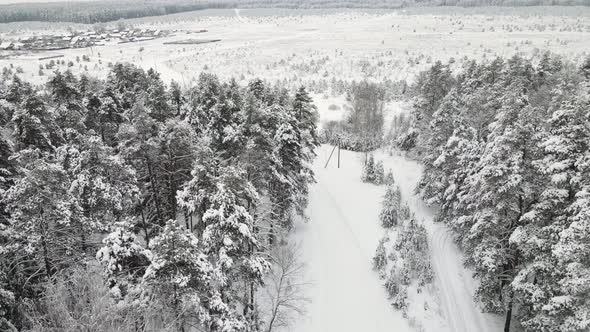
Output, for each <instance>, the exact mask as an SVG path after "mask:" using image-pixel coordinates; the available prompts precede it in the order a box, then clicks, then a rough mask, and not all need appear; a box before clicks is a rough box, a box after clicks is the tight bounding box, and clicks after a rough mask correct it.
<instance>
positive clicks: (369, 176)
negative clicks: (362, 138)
mask: <svg viewBox="0 0 590 332" xmlns="http://www.w3.org/2000/svg"><path fill="white" fill-rule="evenodd" d="M361 180H363V182H369V183H373V182H374V181H375V158H374V157H373V155H370V156H369V158H368V159H367V162H366V163H365V165H364V166H363V174H362V175H361Z"/></svg>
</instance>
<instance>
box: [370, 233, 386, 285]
mask: <svg viewBox="0 0 590 332" xmlns="http://www.w3.org/2000/svg"><path fill="white" fill-rule="evenodd" d="M385 241H386V239H385V238H383V239H381V240H380V241H379V245H377V250H375V256H373V269H374V270H375V271H378V272H379V276H380V277H382V278H383V277H385V274H384V273H383V269H384V268H385V266H387V257H386V255H387V253H386V252H385V246H384V245H383V244H384V243H385Z"/></svg>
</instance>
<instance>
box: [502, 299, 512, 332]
mask: <svg viewBox="0 0 590 332" xmlns="http://www.w3.org/2000/svg"><path fill="white" fill-rule="evenodd" d="M509 296H510V301H508V310H507V311H506V322H505V323H504V332H510V321H511V320H512V304H513V294H512V292H510V295H509Z"/></svg>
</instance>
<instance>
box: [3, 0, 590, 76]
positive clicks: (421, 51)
mask: <svg viewBox="0 0 590 332" xmlns="http://www.w3.org/2000/svg"><path fill="white" fill-rule="evenodd" d="M414 11H416V12H408V11H400V10H397V11H396V10H380V11H364V10H347V9H339V10H335V9H334V10H312V9H310V10H284V9H283V10H280V9H274V10H273V9H244V10H235V11H234V10H232V9H226V10H204V11H196V12H187V13H179V14H174V15H166V16H158V17H148V18H141V19H131V20H123V21H122V23H125V24H128V25H130V26H134V27H137V28H156V29H161V30H176V31H177V32H176V33H174V34H173V35H171V36H168V37H166V38H162V39H154V40H148V41H142V42H136V43H126V44H114V45H108V46H102V47H93V48H84V49H69V50H60V51H47V52H39V53H36V52H35V53H31V52H29V53H14V52H12V51H0V67H6V66H9V65H10V64H13V65H14V66H15V67H21V68H22V69H23V70H24V74H23V75H21V76H22V77H24V78H26V79H27V80H30V81H36V82H39V83H41V82H43V81H44V80H46V79H47V77H48V76H49V74H50V73H51V72H52V71H53V70H55V69H53V70H44V76H39V65H42V66H45V64H47V63H48V62H49V60H39V58H42V57H46V56H52V55H63V56H64V57H63V58H62V59H63V60H65V62H66V63H67V62H69V61H72V62H73V63H74V66H73V67H67V66H66V65H60V66H58V68H59V69H60V70H62V71H63V70H66V69H68V68H69V69H71V70H72V71H74V72H76V73H79V72H87V73H89V74H91V75H95V76H99V77H104V76H105V75H106V73H107V72H108V71H109V70H110V68H109V63H116V62H132V63H134V64H137V65H138V66H141V67H143V68H145V69H148V68H150V67H152V68H155V69H157V70H158V71H159V72H160V73H161V75H162V77H163V78H164V79H165V80H166V81H169V80H171V79H174V80H176V81H178V82H180V83H181V84H183V85H186V86H189V85H191V82H192V81H193V80H195V79H196V78H197V77H198V76H199V74H200V73H201V72H202V71H208V72H212V73H215V74H217V75H219V76H222V77H224V78H228V77H235V78H238V79H239V81H240V82H241V83H246V82H247V81H248V80H249V79H251V78H253V77H262V78H265V79H268V80H270V81H273V82H274V81H277V80H279V81H281V82H284V81H286V82H285V83H286V84H289V85H293V86H297V85H300V84H309V83H310V82H315V83H317V84H319V82H320V81H321V82H324V83H326V84H330V83H331V82H332V80H343V81H352V80H357V81H359V80H361V79H365V78H366V79H373V80H378V81H382V80H385V79H387V80H392V81H397V80H401V79H407V80H409V81H411V80H412V78H413V76H414V75H415V74H416V73H418V72H420V71H421V70H423V69H425V68H426V67H429V66H430V65H431V64H432V63H433V62H434V61H436V60H442V61H444V62H447V61H449V60H450V59H451V58H453V60H454V61H455V62H454V63H455V65H454V67H456V68H460V67H461V66H462V64H463V62H464V61H465V59H466V58H474V59H481V58H484V57H486V58H493V57H495V56H496V55H501V56H505V57H510V56H512V55H514V54H521V55H523V56H531V55H532V54H535V53H536V52H538V51H539V49H543V50H550V51H552V52H556V53H558V54H562V55H563V56H565V57H568V58H571V59H574V60H579V59H582V58H583V57H584V56H585V54H586V53H587V52H588V46H589V42H588V41H589V40H590V39H589V38H588V36H589V35H590V19H589V18H588V17H589V16H590V9H588V8H586V7H579V8H577V9H574V8H572V7H565V9H564V8H563V7H552V8H542V7H533V8H527V9H526V10H525V9H509V8H505V9H504V11H505V13H500V14H499V13H497V10H496V9H493V8H479V9H461V10H459V9H457V8H455V9H448V10H445V9H440V8H425V9H420V10H419V11H418V10H417V9H415V10H414ZM529 12H531V13H532V12H546V14H547V15H533V14H530V13H529ZM118 23H119V22H117V23H111V24H110V25H111V26H115V25H116V24H118ZM68 28H72V29H74V30H80V31H85V30H92V29H93V26H92V25H84V24H69V23H65V24H64V23H39V22H26V23H14V24H12V23H11V24H0V40H3V41H4V40H5V39H14V40H16V39H18V38H23V37H30V36H33V35H42V34H48V33H51V32H56V33H67V30H68ZM201 29H206V30H208V32H206V33H198V34H195V33H194V32H195V31H198V30H201ZM188 38H194V39H201V38H202V39H221V41H220V42H218V43H211V44H200V45H164V44H163V43H164V42H172V41H178V40H184V39H188ZM99 53H100V55H99ZM82 56H88V57H89V61H88V62H85V61H82V62H80V63H78V62H77V61H76V57H82ZM464 57H465V58H464Z"/></svg>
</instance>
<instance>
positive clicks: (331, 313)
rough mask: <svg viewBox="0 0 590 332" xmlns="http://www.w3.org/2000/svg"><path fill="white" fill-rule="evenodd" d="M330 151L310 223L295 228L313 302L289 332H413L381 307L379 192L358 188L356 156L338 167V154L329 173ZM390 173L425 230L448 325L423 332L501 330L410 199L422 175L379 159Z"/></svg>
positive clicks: (429, 215) (406, 163)
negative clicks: (376, 268) (376, 261)
mask: <svg viewBox="0 0 590 332" xmlns="http://www.w3.org/2000/svg"><path fill="white" fill-rule="evenodd" d="M330 151H331V147H328V146H322V147H321V148H320V149H319V151H318V158H317V159H316V162H315V164H314V171H315V172H316V178H317V181H318V183H317V184H316V185H314V186H312V188H311V192H310V205H309V209H308V215H309V217H310V222H309V223H305V224H304V223H301V224H298V225H297V227H296V229H295V234H294V238H295V240H296V241H298V242H300V243H301V246H302V250H303V255H304V257H303V259H304V261H305V262H306V263H307V269H308V273H309V278H310V279H311V280H312V281H313V284H314V286H313V288H312V289H310V297H311V299H312V303H311V305H310V307H309V308H308V314H307V317H305V319H303V320H300V322H299V323H298V324H297V325H296V326H295V327H294V328H293V329H291V330H290V331H296V332H332V331H338V332H348V331H350V332H353V331H354V332H358V331H369V332H380V331H399V332H404V331H414V330H413V329H412V327H410V325H409V323H408V322H407V320H406V319H404V318H403V317H402V316H401V313H400V312H399V311H395V310H394V309H393V308H392V307H391V306H390V305H389V301H388V300H387V295H386V293H385V290H384V289H383V287H382V286H381V281H380V280H379V279H378V277H377V274H376V273H375V272H373V271H372V269H371V257H372V256H373V253H374V251H375V248H376V246H377V243H378V240H379V239H380V237H381V236H382V234H383V230H382V229H381V226H380V225H379V222H378V213H379V209H380V206H381V198H382V195H383V190H384V189H383V187H379V186H374V185H370V184H364V183H362V182H361V181H360V174H361V164H362V158H363V155H362V154H357V153H353V152H349V151H342V156H341V157H342V158H341V159H342V163H341V168H340V169H338V168H336V160H334V157H336V153H334V156H333V157H332V158H333V160H332V161H331V162H330V165H329V166H328V168H327V169H324V163H325V161H326V160H327V158H328V155H329V153H330ZM376 159H379V160H383V161H384V164H385V168H386V169H391V170H392V172H393V175H394V178H395V180H396V183H397V184H398V185H399V186H400V189H401V191H402V195H403V198H404V200H406V201H407V202H408V204H409V206H410V209H411V210H412V211H413V212H414V213H415V214H416V217H417V218H418V219H419V220H424V222H425V226H426V228H427V230H428V234H429V241H430V248H431V254H432V259H433V269H434V272H435V275H436V279H435V286H436V288H437V289H438V295H439V297H440V306H441V307H442V308H443V312H442V315H444V316H445V317H443V318H444V321H446V326H437V327H436V328H435V327H432V326H424V327H425V328H426V331H427V332H430V331H432V332H439V331H451V332H492V331H501V330H502V328H501V327H502V320H501V318H500V317H497V316H494V315H488V314H482V313H481V312H480V310H479V308H477V306H476V305H475V304H474V302H473V300H472V295H473V291H474V289H475V287H476V283H475V280H473V278H472V277H471V272H470V271H468V270H466V269H465V268H464V266H463V264H462V261H463V259H462V255H461V252H460V251H459V249H458V248H457V246H456V245H455V243H454V242H453V239H452V236H451V233H450V232H449V230H448V229H447V228H446V226H444V225H442V224H435V223H433V221H432V219H433V216H434V211H433V210H432V209H431V208H429V207H427V206H426V205H425V204H424V203H423V202H422V200H420V199H419V198H418V197H416V196H415V195H414V194H413V189H414V187H415V185H416V182H417V181H418V179H419V177H420V174H421V172H422V168H421V167H420V165H419V164H418V163H416V162H415V161H412V160H408V159H406V158H404V157H402V156H398V155H394V156H389V155H386V154H384V153H378V154H377V155H376Z"/></svg>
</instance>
